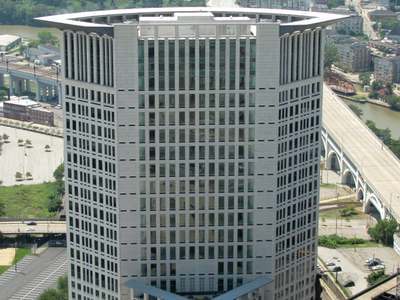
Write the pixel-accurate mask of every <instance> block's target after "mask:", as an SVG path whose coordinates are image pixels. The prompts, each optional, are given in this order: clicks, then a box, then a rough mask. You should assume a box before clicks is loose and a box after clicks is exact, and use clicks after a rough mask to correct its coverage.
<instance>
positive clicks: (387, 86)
mask: <svg viewBox="0 0 400 300" xmlns="http://www.w3.org/2000/svg"><path fill="white" fill-rule="evenodd" d="M385 88H387V89H388V90H389V95H393V87H392V85H391V84H390V83H389V82H388V83H386V85H385Z"/></svg>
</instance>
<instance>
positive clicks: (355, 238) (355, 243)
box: [354, 234, 357, 252]
mask: <svg viewBox="0 0 400 300" xmlns="http://www.w3.org/2000/svg"><path fill="white" fill-rule="evenodd" d="M356 245H357V234H355V235H354V252H356Z"/></svg>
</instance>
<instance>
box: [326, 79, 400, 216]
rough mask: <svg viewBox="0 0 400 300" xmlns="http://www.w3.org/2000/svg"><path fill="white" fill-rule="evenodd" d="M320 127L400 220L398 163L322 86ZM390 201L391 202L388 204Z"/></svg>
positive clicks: (335, 96) (349, 111)
mask: <svg viewBox="0 0 400 300" xmlns="http://www.w3.org/2000/svg"><path fill="white" fill-rule="evenodd" d="M323 126H324V127H325V129H326V130H327V131H328V133H329V135H330V136H331V137H333V138H334V140H335V141H336V143H337V144H338V145H339V146H340V147H342V148H343V149H344V152H345V153H346V154H347V156H348V157H349V158H350V159H351V160H352V162H353V163H354V164H355V165H356V166H357V168H358V170H359V172H360V173H361V174H364V176H363V178H364V179H365V181H366V182H367V183H368V185H369V186H370V187H371V188H372V189H373V190H374V192H375V193H376V194H377V196H378V197H379V198H380V199H381V200H382V201H383V202H386V203H385V206H386V207H387V208H388V210H390V202H391V210H392V214H393V215H394V216H395V217H396V219H397V221H400V217H399V216H400V198H399V197H400V161H399V159H398V158H397V157H396V156H395V155H393V153H392V152H391V151H390V150H389V149H388V148H387V147H386V146H385V145H383V144H382V142H381V141H380V140H379V139H378V138H377V137H376V136H375V135H374V134H373V133H372V132H371V131H370V130H369V129H368V127H367V126H366V125H365V124H364V123H363V122H362V120H361V119H359V118H358V117H357V116H356V115H355V114H354V113H353V112H352V111H351V110H349V109H348V108H347V106H346V104H345V103H344V102H343V101H342V100H341V99H340V98H339V97H338V96H337V95H336V94H335V93H333V92H332V91H331V89H330V88H329V87H327V86H326V85H325V84H324V101H323ZM390 198H391V201H390Z"/></svg>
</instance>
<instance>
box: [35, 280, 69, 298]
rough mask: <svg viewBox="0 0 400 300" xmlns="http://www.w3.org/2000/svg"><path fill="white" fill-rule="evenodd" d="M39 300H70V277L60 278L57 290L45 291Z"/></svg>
mask: <svg viewBox="0 0 400 300" xmlns="http://www.w3.org/2000/svg"><path fill="white" fill-rule="evenodd" d="M38 300H68V277H67V276H64V277H60V278H58V283H57V290H55V289H47V290H45V291H44V292H43V293H42V294H40V296H39V298H38Z"/></svg>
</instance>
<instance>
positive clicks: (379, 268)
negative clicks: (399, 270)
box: [372, 265, 385, 271]
mask: <svg viewBox="0 0 400 300" xmlns="http://www.w3.org/2000/svg"><path fill="white" fill-rule="evenodd" d="M383 269H385V266H384V265H377V266H375V267H372V271H378V270H383Z"/></svg>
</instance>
